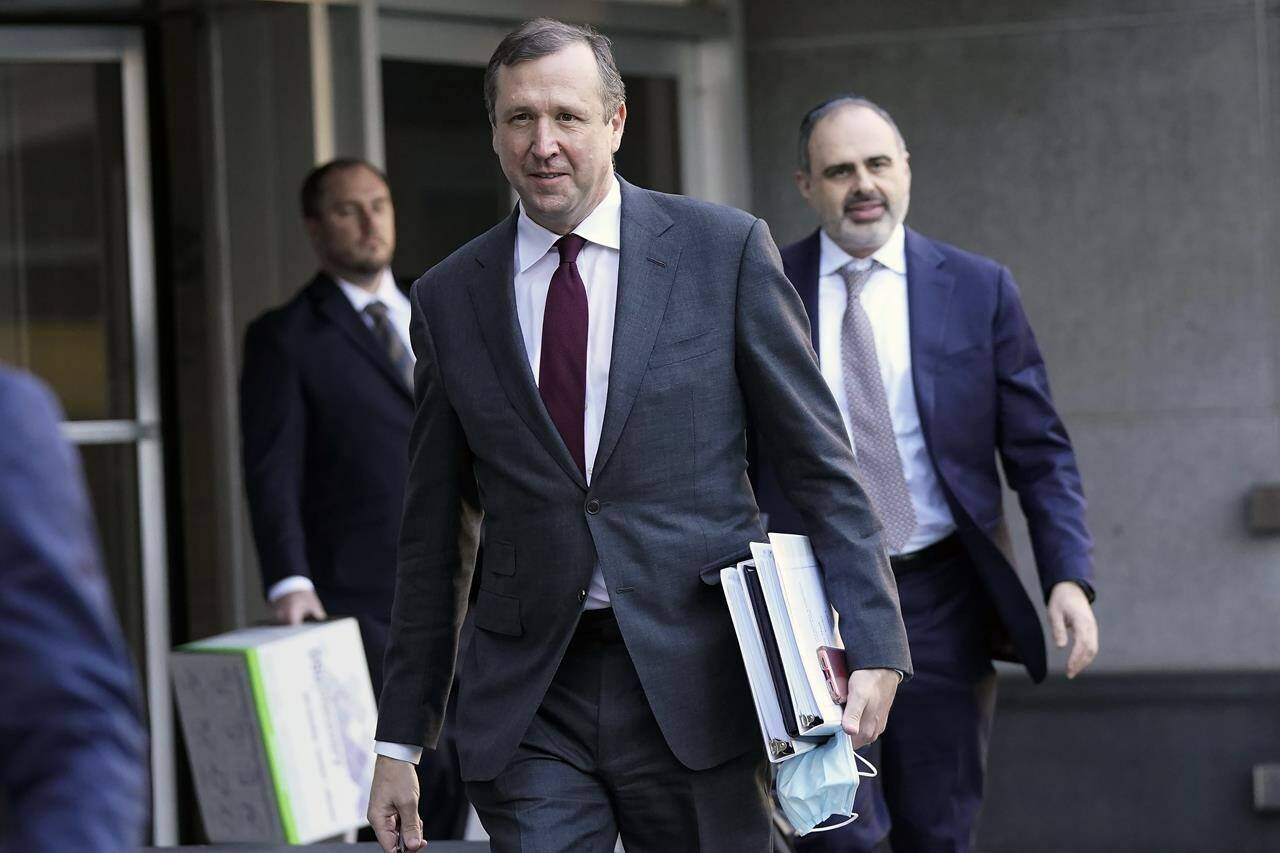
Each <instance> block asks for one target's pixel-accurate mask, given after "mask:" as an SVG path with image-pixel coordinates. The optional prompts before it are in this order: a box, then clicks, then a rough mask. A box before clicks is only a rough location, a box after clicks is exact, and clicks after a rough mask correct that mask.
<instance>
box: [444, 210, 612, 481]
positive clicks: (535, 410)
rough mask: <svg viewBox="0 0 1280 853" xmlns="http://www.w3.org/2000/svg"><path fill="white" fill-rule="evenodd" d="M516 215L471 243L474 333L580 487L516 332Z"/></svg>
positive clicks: (514, 399)
mask: <svg viewBox="0 0 1280 853" xmlns="http://www.w3.org/2000/svg"><path fill="white" fill-rule="evenodd" d="M518 216H519V212H518V210H517V211H516V212H513V213H512V214H511V216H510V217H508V219H507V221H506V222H505V223H504V224H503V226H501V227H498V228H495V229H493V230H492V231H490V232H489V234H488V235H487V239H485V240H483V241H481V244H480V246H479V247H478V248H477V249H476V253H475V263H476V265H477V267H478V269H477V270H476V278H475V279H474V280H473V281H472V282H471V287H470V288H469V292H470V294H471V306H472V308H473V309H475V312H476V318H477V320H478V321H479V322H478V325H479V327H480V336H481V337H482V338H483V339H484V343H485V347H486V348H488V350H489V355H490V357H491V358H492V360H493V369H494V371H495V372H496V373H497V374H498V382H499V383H500V384H501V385H502V389H503V391H505V392H506V395H507V399H508V400H509V401H510V402H511V405H512V407H513V408H515V410H516V413H517V414H518V415H519V416H520V419H521V420H523V421H524V422H525V424H526V425H527V426H528V427H529V429H530V430H531V431H532V432H533V434H534V435H535V436H537V438H538V441H539V442H541V443H542V446H543V447H544V448H546V451H547V452H548V453H550V454H551V457H552V458H553V459H555V460H556V462H557V464H559V465H560V467H561V468H563V469H564V472H565V473H566V474H568V475H569V476H570V478H572V479H573V481H574V482H575V483H577V484H578V486H579V487H580V488H582V489H583V490H585V489H586V488H587V483H586V480H585V479H583V476H582V472H581V471H579V470H578V465H577V463H576V462H574V461H573V456H572V455H571V454H570V453H569V448H567V447H566V446H565V443H564V439H562V438H561V437H560V433H559V431H558V430H557V429H556V426H555V423H554V422H553V421H552V420H551V416H550V415H549V414H547V407H546V406H545V405H544V404H543V402H542V396H541V395H540V394H539V393H538V385H537V382H536V381H535V380H534V377H533V369H532V368H531V367H529V353H528V352H527V351H526V350H525V347H524V338H523V337H521V334H520V318H519V316H518V315H517V314H516V294H515V285H514V281H515V269H514V261H515V241H516V218H517V217H518Z"/></svg>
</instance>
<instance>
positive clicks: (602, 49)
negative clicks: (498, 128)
mask: <svg viewBox="0 0 1280 853" xmlns="http://www.w3.org/2000/svg"><path fill="white" fill-rule="evenodd" d="M572 44H585V45H586V46H587V47H589V48H591V52H592V53H593V54H595V57H596V68H598V69H599V71H600V100H601V101H603V103H604V118H605V120H606V121H608V119H609V117H610V116H612V115H613V114H614V113H615V112H617V111H618V107H619V106H621V105H622V104H624V103H626V100H627V89H626V86H624V85H623V83H622V75H621V74H619V73H618V66H617V64H616V63H615V62H614V61H613V49H612V48H611V47H610V46H609V39H608V38H607V37H606V36H604V35H601V34H600V33H599V32H597V31H596V30H594V29H592V28H591V27H587V26H578V25H577V24H566V23H564V22H563V21H557V20H555V19H554V18H535V19H534V20H532V21H526V22H525V23H524V24H521V25H520V27H519V28H518V29H516V30H514V31H512V32H510V33H508V34H507V37H506V38H504V39H503V40H502V42H501V43H500V44H499V45H498V48H497V50H495V51H494V52H493V56H491V57H490V58H489V67H487V68H486V69H485V70H484V105H485V108H486V109H487V110H488V111H489V123H490V124H497V121H498V119H497V114H496V113H495V108H494V103H495V102H496V101H497V99H498V69H499V68H501V67H502V66H504V65H515V64H516V63H517V62H528V61H529V60H531V59H541V58H542V57H544V56H550V55H551V54H553V53H559V52H560V51H561V50H564V49H565V48H566V47H569V46H570V45H572Z"/></svg>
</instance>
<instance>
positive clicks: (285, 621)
mask: <svg viewBox="0 0 1280 853" xmlns="http://www.w3.org/2000/svg"><path fill="white" fill-rule="evenodd" d="M271 617H272V618H273V619H275V621H276V624H277V625H300V624H302V622H303V621H304V620H306V619H307V618H312V619H324V618H325V613H324V605H323V604H321V603H320V598H319V596H317V595H316V594H315V591H314V590H310V589H300V590H298V591H297V592H290V593H287V594H285V595H282V596H280V597H279V598H277V599H276V600H275V601H273V602H271Z"/></svg>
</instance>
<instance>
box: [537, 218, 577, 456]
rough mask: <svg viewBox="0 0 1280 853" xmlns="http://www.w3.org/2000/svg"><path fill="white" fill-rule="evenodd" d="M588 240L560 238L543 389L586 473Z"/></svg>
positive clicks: (546, 317)
mask: <svg viewBox="0 0 1280 853" xmlns="http://www.w3.org/2000/svg"><path fill="white" fill-rule="evenodd" d="M586 242H587V241H586V240H584V239H582V238H581V237H579V236H578V235H577V234H566V235H565V236H563V237H561V238H560V239H559V240H557V241H556V248H557V249H559V250H560V266H558V267H556V271H555V274H554V275H552V276H551V289H550V290H548V291H547V307H546V311H545V312H544V313H543V317H542V362H541V364H540V365H539V367H538V392H539V393H540V394H542V402H543V403H544V404H546V407H547V413H548V414H550V415H551V420H552V422H553V423H555V425H556V429H558V430H560V436H561V437H562V438H563V439H564V443H565V446H566V447H568V448H569V453H570V455H572V456H573V461H574V462H576V463H577V464H578V470H579V471H581V472H582V475H583V476H584V477H585V476H586V474H587V464H586V459H585V457H586V451H585V450H584V446H583V436H582V422H583V419H584V418H585V416H586V414H585V413H586V410H587V289H586V287H585V286H584V285H583V284H582V276H580V275H578V264H577V261H578V253H579V252H581V251H582V247H583V245H584V244H585V243H586Z"/></svg>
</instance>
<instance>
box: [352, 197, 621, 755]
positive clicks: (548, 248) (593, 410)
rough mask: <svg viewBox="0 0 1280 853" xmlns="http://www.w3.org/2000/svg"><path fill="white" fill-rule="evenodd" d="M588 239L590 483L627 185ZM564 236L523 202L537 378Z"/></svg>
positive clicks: (592, 597)
mask: <svg viewBox="0 0 1280 853" xmlns="http://www.w3.org/2000/svg"><path fill="white" fill-rule="evenodd" d="M572 233H574V234H577V235H578V236H579V237H582V238H583V239H584V240H586V241H587V242H586V245H584V246H583V247H582V251H581V252H579V253H578V260H577V265H578V274H579V275H580V276H581V277H582V284H583V285H584V286H585V287H586V290H587V408H586V412H585V413H584V415H583V456H584V458H585V459H586V463H587V471H586V474H587V483H588V484H590V483H591V474H592V466H593V465H594V463H595V458H596V450H597V449H598V448H599V447H600V428H601V427H602V426H603V425H604V407H605V402H606V401H607V400H608V397H609V365H610V364H611V363H612V359H613V319H614V312H615V310H616V309H617V304H618V253H619V250H620V248H621V246H622V190H621V188H620V187H619V185H618V181H617V179H614V181H613V186H612V187H610V189H609V194H608V195H606V196H605V197H604V200H603V201H601V202H600V204H598V205H596V209H595V210H593V211H591V213H590V214H589V215H588V216H587V218H586V219H584V220H582V222H581V223H579V225H578V227H577V228H574V229H573V232H572ZM559 239H560V235H559V234H556V233H555V232H554V231H548V230H547V229H546V228H543V227H542V226H541V225H539V224H538V223H536V222H534V221H533V220H532V219H530V218H529V217H528V216H527V215H525V212H524V206H523V205H521V207H520V218H519V219H518V220H517V221H516V245H515V271H516V273H515V281H514V286H515V297H516V317H517V318H518V319H519V321H520V336H521V338H522V339H523V340H524V350H525V353H526V354H527V355H528V357H529V367H531V368H532V369H533V378H534V381H537V379H538V368H539V366H540V365H541V364H542V319H543V315H544V312H545V310H546V305H547V291H548V290H550V289H551V276H552V275H553V274H554V273H555V271H556V268H557V267H559V266H560V252H559V250H558V249H556V247H555V242H556V240H559ZM583 606H584V608H585V609H587V610H599V609H602V608H605V607H608V606H609V590H608V588H607V587H606V586H605V583H604V576H603V575H602V574H601V573H600V569H599V568H598V567H597V568H596V569H595V570H594V571H593V572H592V575H591V583H590V585H589V586H588V587H587V598H586V602H585V604H584V605H583ZM374 751H375V752H377V753H378V754H379V755H385V756H387V757H388V758H398V759H400V760H401V761H411V762H413V763H414V764H417V763H418V762H419V761H420V760H421V759H422V748H421V747H418V746H413V745H411V744H403V743H387V742H385V741H375V742H374Z"/></svg>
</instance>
